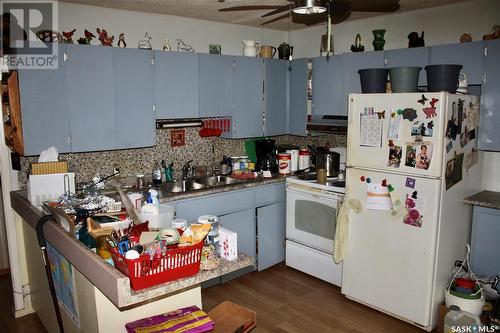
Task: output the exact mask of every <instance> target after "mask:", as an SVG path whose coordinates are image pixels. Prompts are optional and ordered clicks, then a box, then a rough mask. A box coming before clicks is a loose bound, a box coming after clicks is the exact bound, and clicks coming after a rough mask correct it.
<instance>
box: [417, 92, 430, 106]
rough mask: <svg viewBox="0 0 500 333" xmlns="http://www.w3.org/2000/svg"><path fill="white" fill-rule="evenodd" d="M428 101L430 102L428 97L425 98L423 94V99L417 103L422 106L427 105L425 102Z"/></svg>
mask: <svg viewBox="0 0 500 333" xmlns="http://www.w3.org/2000/svg"><path fill="white" fill-rule="evenodd" d="M427 100H428V99H427V97H425V96H424V94H422V98H421V99H419V100H418V101H417V103H420V104H422V105H425V102H427Z"/></svg>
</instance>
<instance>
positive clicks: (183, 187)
mask: <svg viewBox="0 0 500 333" xmlns="http://www.w3.org/2000/svg"><path fill="white" fill-rule="evenodd" d="M206 187H207V186H206V185H205V184H200V183H199V182H197V181H194V180H179V181H176V182H173V183H164V184H162V185H161V189H162V191H165V192H170V193H180V192H187V191H193V190H201V189H204V188H206Z"/></svg>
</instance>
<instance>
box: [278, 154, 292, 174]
mask: <svg viewBox="0 0 500 333" xmlns="http://www.w3.org/2000/svg"><path fill="white" fill-rule="evenodd" d="M291 162H292V156H291V155H290V154H289V153H282V154H278V166H279V168H278V173H279V174H280V175H285V176H286V175H290V174H291V173H292V169H291Z"/></svg>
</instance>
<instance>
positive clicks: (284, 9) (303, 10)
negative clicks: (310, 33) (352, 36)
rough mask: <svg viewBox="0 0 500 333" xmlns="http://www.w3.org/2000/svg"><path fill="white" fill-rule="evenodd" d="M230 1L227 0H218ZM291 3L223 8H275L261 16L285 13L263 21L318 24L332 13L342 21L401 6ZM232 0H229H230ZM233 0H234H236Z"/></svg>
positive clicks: (349, 1)
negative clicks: (285, 20) (356, 13)
mask: <svg viewBox="0 0 500 333" xmlns="http://www.w3.org/2000/svg"><path fill="white" fill-rule="evenodd" d="M217 1H218V2H226V0H217ZM287 1H288V2H289V4H287V5H242V6H233V7H226V8H221V9H219V11H221V12H233V11H247V10H248V11H250V10H271V11H270V12H268V13H266V14H264V15H262V16H261V17H263V18H265V17H270V16H273V15H276V14H280V13H285V14H282V15H280V16H277V17H274V18H272V19H270V20H267V21H265V22H263V23H261V25H266V24H269V23H272V22H275V21H279V20H282V19H284V18H289V17H290V15H291V16H292V20H293V22H294V23H301V24H305V25H314V24H317V23H320V22H324V21H326V19H327V17H328V14H330V17H331V22H332V23H335V24H336V23H340V22H342V21H344V20H346V19H347V18H348V17H349V16H350V15H351V12H385V13H390V12H394V11H396V10H398V9H399V0H377V1H374V0H287ZM228 2H229V0H228ZM231 2H234V0H232V1H231Z"/></svg>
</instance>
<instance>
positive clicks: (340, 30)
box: [291, 0, 500, 191]
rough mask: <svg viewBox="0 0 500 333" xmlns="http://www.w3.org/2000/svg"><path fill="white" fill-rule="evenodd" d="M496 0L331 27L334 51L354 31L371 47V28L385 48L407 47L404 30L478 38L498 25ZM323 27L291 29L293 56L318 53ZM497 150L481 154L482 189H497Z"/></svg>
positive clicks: (442, 40)
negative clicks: (382, 33)
mask: <svg viewBox="0 0 500 333" xmlns="http://www.w3.org/2000/svg"><path fill="white" fill-rule="evenodd" d="M499 13H500V1H498V0H475V1H470V2H464V3H459V4H455V5H447V6H441V7H435V8H429V9H425V10H419V11H413V12H407V13H396V14H389V15H384V16H379V17H373V18H368V19H363V20H357V21H352V22H345V23H341V24H338V25H334V27H333V35H334V53H335V54H341V53H345V52H350V48H351V44H353V43H354V38H355V36H356V34H357V33H360V34H361V39H362V44H363V45H365V50H367V51H371V50H373V46H372V44H371V42H372V41H373V34H372V32H371V31H372V30H373V29H386V30H387V32H386V35H385V40H386V44H385V47H384V48H385V49H386V50H387V49H397V48H406V47H408V38H407V35H408V33H410V32H412V31H417V32H418V33H420V32H421V31H425V44H426V45H428V46H430V45H436V44H447V43H457V42H458V41H459V39H460V35H462V34H463V33H465V32H467V33H470V34H472V38H473V40H480V39H482V36H483V35H484V34H486V33H489V32H490V30H491V28H492V27H493V25H495V24H500V16H499ZM325 31H326V27H315V28H311V29H304V30H299V31H294V32H292V36H291V44H292V45H293V46H294V56H295V58H305V57H316V56H318V55H319V46H320V39H321V35H322V34H324V33H325ZM498 170H500V153H495V152H486V153H485V154H484V167H483V188H484V189H486V190H491V191H500V172H499V171H498Z"/></svg>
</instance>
